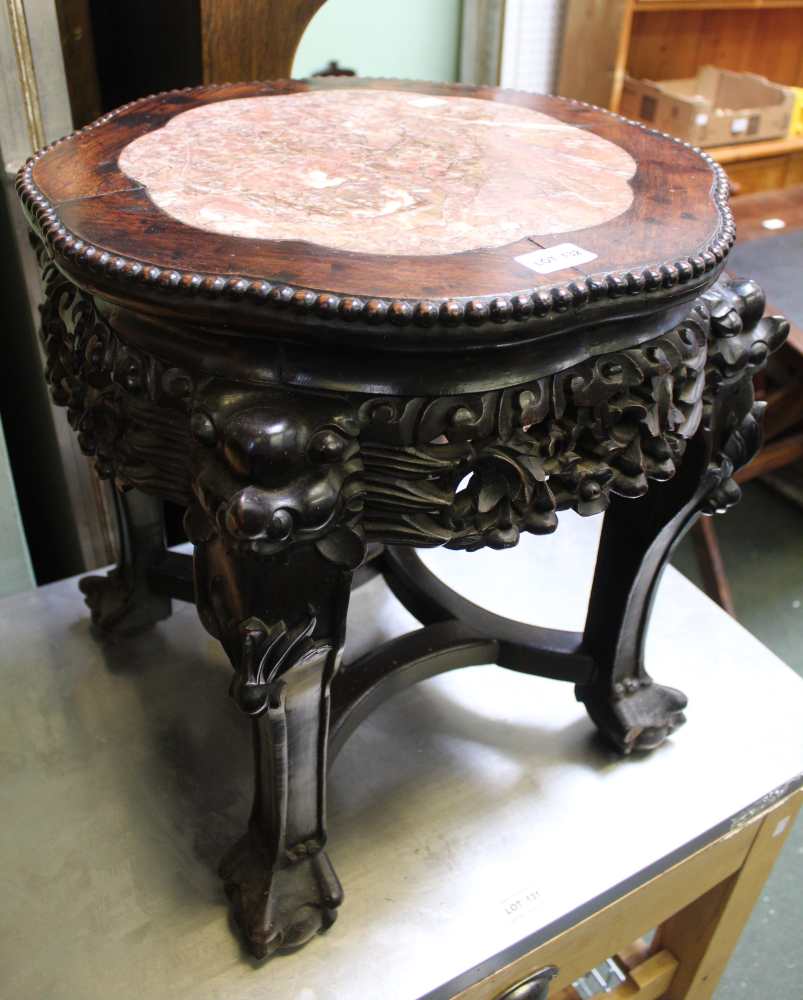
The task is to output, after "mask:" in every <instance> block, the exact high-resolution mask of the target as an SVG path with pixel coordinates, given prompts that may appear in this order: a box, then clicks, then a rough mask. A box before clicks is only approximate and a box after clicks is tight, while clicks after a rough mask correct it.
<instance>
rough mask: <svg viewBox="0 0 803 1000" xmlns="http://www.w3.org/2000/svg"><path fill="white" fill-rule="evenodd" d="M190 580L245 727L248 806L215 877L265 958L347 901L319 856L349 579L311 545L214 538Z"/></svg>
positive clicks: (321, 925)
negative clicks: (225, 660)
mask: <svg viewBox="0 0 803 1000" xmlns="http://www.w3.org/2000/svg"><path fill="white" fill-rule="evenodd" d="M195 574H196V591H197V597H198V607H199V611H200V613H201V618H202V620H203V622H204V624H205V625H206V627H207V628H208V629H209V631H211V632H212V633H213V634H214V635H216V636H217V637H218V638H219V639H220V640H221V642H222V644H223V646H224V648H225V649H226V652H227V653H228V655H229V658H230V659H231V662H232V665H233V666H234V669H235V675H234V679H233V681H232V686H231V694H232V697H233V698H234V699H235V701H236V702H237V704H238V706H239V707H240V709H242V711H243V712H245V713H246V714H247V715H249V716H250V717H251V726H252V729H253V741H254V766H255V789H254V801H253V807H252V810H251V816H250V819H249V822H248V829H247V832H246V833H245V835H244V836H243V837H242V838H241V839H240V841H239V842H238V843H237V844H236V845H235V846H234V847H233V848H232V850H231V851H230V852H229V854H228V855H227V857H226V858H225V859H224V861H223V863H222V865H221V869H220V871H221V875H222V876H223V879H224V883H225V887H226V892H227V894H228V896H229V898H230V900H231V902H232V907H233V912H234V917H235V920H236V921H237V923H238V925H239V927H240V929H241V930H242V932H243V935H244V938H245V941H246V944H247V946H248V948H249V950H250V951H251V952H252V954H254V955H255V956H256V957H258V958H264V957H265V956H267V955H269V954H272V953H273V952H274V951H276V950H278V949H280V948H287V947H295V946H297V945H300V944H303V943H304V942H305V941H307V940H308V939H309V938H310V937H312V936H313V935H314V934H315V933H316V932H318V931H322V930H325V929H326V928H327V927H329V926H330V925H331V924H332V922H333V921H334V919H335V909H336V907H337V906H338V905H339V904H340V902H341V899H342V890H341V888H340V883H339V882H338V880H337V876H336V875H335V873H334V870H333V869H332V866H331V864H330V863H329V860H328V858H327V856H326V854H325V853H324V850H323V848H324V845H325V843H326V807H325V797H326V796H325V791H326V788H325V784H326V757H327V741H328V728H329V710H330V709H329V706H330V684H331V680H332V677H333V675H334V673H335V671H336V669H337V667H338V664H339V660H340V655H341V651H342V648H343V642H344V638H345V619H346V609H347V606H348V599H349V593H350V588H351V575H352V574H351V570H350V569H348V568H345V567H343V566H340V565H337V564H335V563H333V562H331V561H330V560H329V559H327V558H326V557H325V556H323V555H322V554H321V553H320V552H319V550H318V548H317V547H316V546H315V545H314V544H311V545H300V546H297V547H294V548H293V549H292V550H291V551H290V552H286V553H280V554H277V555H274V556H269V557H255V556H254V555H253V554H238V552H237V550H236V549H232V548H230V547H229V546H228V545H227V544H226V542H225V541H223V540H221V538H220V537H219V536H215V537H213V538H212V539H210V540H207V541H205V542H200V543H196V549H195Z"/></svg>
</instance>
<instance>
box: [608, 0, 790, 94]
mask: <svg viewBox="0 0 803 1000" xmlns="http://www.w3.org/2000/svg"><path fill="white" fill-rule="evenodd" d="M706 63H710V64H712V65H714V66H721V67H723V68H725V69H732V70H741V71H744V72H750V73H761V74H762V75H764V76H766V77H768V78H769V79H771V80H776V81H777V82H779V83H786V84H796V85H803V10H801V9H795V8H789V9H777V10H758V11H756V10H729V11H722V10H700V9H699V8H698V9H689V10H684V11H677V10H674V11H671V10H668V11H663V10H659V11H657V12H656V11H653V10H651V11H649V12H646V11H641V10H639V11H637V13H636V14H635V15H634V17H633V26H632V32H631V38H630V48H629V54H628V59H627V68H628V72H629V73H631V74H632V75H633V76H637V77H647V78H649V79H652V80H667V79H673V78H677V77H684V76H694V75H695V74H696V72H697V69H698V67H700V66H703V65H705V64H706Z"/></svg>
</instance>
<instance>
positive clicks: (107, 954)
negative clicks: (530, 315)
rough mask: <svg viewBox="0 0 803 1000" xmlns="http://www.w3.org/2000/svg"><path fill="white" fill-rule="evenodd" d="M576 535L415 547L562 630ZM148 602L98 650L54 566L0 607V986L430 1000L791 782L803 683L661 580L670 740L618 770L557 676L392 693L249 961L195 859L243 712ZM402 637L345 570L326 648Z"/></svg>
mask: <svg viewBox="0 0 803 1000" xmlns="http://www.w3.org/2000/svg"><path fill="white" fill-rule="evenodd" d="M598 530H599V522H598V519H591V520H588V521H581V520H580V519H578V518H575V517H574V516H569V515H563V517H562V524H561V529H560V531H559V532H558V533H557V534H556V535H555V536H552V537H550V538H538V539H536V538H531V539H528V540H527V541H525V542H524V544H522V545H521V546H520V547H519V548H518V549H517V550H513V551H510V552H504V553H496V552H479V553H472V554H466V553H448V552H445V551H433V552H430V553H428V554H427V555H426V557H425V558H426V560H427V562H428V563H429V564H430V565H431V566H433V567H434V568H437V569H438V571H439V572H440V573H441V574H442V575H443V576H445V577H446V578H448V580H449V582H450V583H452V584H453V585H459V586H460V589H462V590H463V591H464V592H465V593H466V594H467V595H468V596H469V597H471V598H472V599H474V600H482V601H483V602H484V603H485V604H486V605H487V606H489V607H491V608H492V609H493V610H496V611H506V612H507V613H509V614H510V613H512V614H514V615H516V616H517V617H520V618H523V619H525V620H532V621H538V622H539V623H541V624H549V625H553V626H558V627H567V628H578V627H580V626H581V624H582V618H583V613H584V608H585V602H586V600H587V592H588V582H589V579H590V572H591V566H592V563H593V557H594V550H595V546H596V538H597V534H598ZM175 608H176V612H175V614H174V615H173V617H172V618H171V619H170V620H169V621H167V622H164V623H162V624H161V625H159V626H158V627H157V628H156V629H155V630H154V631H152V632H151V633H149V634H147V635H144V636H140V637H138V638H135V639H130V640H126V641H123V642H120V643H118V644H115V645H105V646H104V645H101V644H99V643H97V642H96V641H95V640H93V639H92V638H91V636H90V634H89V628H88V622H87V617H86V612H85V609H84V607H83V605H82V601H81V598H80V594H79V593H78V591H77V588H76V586H75V582H74V581H65V582H63V583H60V584H56V585H52V586H49V587H45V588H42V589H40V590H39V591H38V592H35V593H31V594H26V595H21V596H18V597H14V598H9V599H6V600H5V601H3V602H0V669H1V670H2V699H0V816H2V822H0V884H2V887H3V897H2V904H0V970H2V971H0V997H2V998H3V1000H5V998H8V1000H12V998H13V1000H27V998H31V1000H33V998H36V1000H94V998H98V1000H101V998H102V1000H109V998H111V997H114V998H115V1000H134V998H147V1000H162V998H168V997H169V998H171V1000H172V998H190V997H191V998H193V1000H234V998H237V1000H251V998H254V1000H256V998H264V997H270V998H277V1000H285V998H287V1000H333V998H337V1000H343V998H345V1000H369V998H370V1000H376V998H379V997H382V998H383V1000H414V998H420V997H423V996H425V995H427V994H429V993H432V992H433V991H437V992H436V994H435V995H440V996H444V995H446V996H448V995H449V994H450V993H451V992H452V991H453V989H454V980H455V979H456V977H461V976H464V974H465V973H466V972H467V970H471V969H474V968H475V967H476V966H478V965H480V964H481V963H486V964H485V965H484V968H485V969H486V970H487V971H490V970H492V969H494V968H496V967H498V966H499V965H500V964H502V963H503V961H504V956H507V958H508V960H509V959H510V958H512V957H514V956H515V955H516V954H519V953H521V952H522V951H523V950H525V948H526V947H527V943H528V942H529V943H533V942H534V941H536V940H539V939H543V938H544V937H545V936H547V935H548V934H549V933H550V931H548V930H546V928H548V927H549V926H550V925H553V924H554V922H556V921H558V922H561V921H562V922H565V921H566V920H569V919H572V915H573V914H574V915H575V916H576V914H577V911H578V910H580V911H582V910H583V908H584V907H585V908H588V907H589V905H591V901H592V900H594V899H595V897H598V896H600V895H607V897H608V898H610V896H611V894H613V895H616V893H617V892H620V891H621V884H622V883H624V882H628V880H630V884H631V885H632V882H633V880H634V879H635V880H636V881H638V880H639V879H640V878H644V877H645V875H644V870H645V869H649V868H650V867H651V866H652V869H653V870H656V869H660V868H661V867H665V866H666V865H667V864H668V863H669V862H670V859H671V858H672V856H673V855H674V856H677V852H680V854H683V853H684V852H688V851H689V850H690V849H691V847H692V846H693V845H694V844H695V842H698V843H699V842H700V841H701V840H702V841H705V840H706V839H710V838H711V837H712V836H713V833H712V831H715V830H721V829H723V824H725V825H727V824H728V823H731V822H738V816H739V814H740V813H742V812H743V811H744V810H745V809H747V808H748V807H749V806H750V805H751V804H752V803H754V802H756V800H758V799H760V798H761V797H762V796H764V795H765V794H767V793H769V792H771V791H773V790H774V789H777V788H778V787H779V786H783V785H784V784H785V783H787V782H790V781H794V780H795V779H796V776H797V775H799V773H800V772H801V771H803V727H801V725H800V719H801V717H803V683H801V681H800V680H799V678H797V677H796V676H795V675H794V674H793V673H792V672H791V671H790V670H789V669H788V668H787V667H785V666H784V665H783V664H782V663H781V662H780V661H779V660H777V659H776V658H775V657H774V656H773V655H772V654H771V653H769V652H768V651H767V650H766V649H765V648H763V647H762V646H761V645H760V644H759V643H758V641H757V640H756V639H754V638H753V637H752V636H750V635H749V634H748V633H747V632H745V631H744V630H743V629H742V628H741V627H740V626H739V625H738V624H737V623H736V622H734V621H733V620H732V619H730V618H728V616H727V615H725V614H724V613H723V612H721V611H720V610H719V609H718V608H717V607H716V606H715V605H714V604H712V603H711V602H710V601H709V600H708V599H707V598H706V597H704V596H703V595H702V594H700V593H699V591H697V590H696V589H695V588H694V587H693V586H692V585H691V584H690V583H688V582H687V581H686V580H685V579H683V578H682V577H681V576H680V575H679V574H677V573H676V572H674V571H672V570H670V571H669V572H668V573H667V576H666V579H665V581H664V583H663V585H662V588H661V592H660V594H659V597H658V602H657V607H656V611H655V617H654V622H653V627H652V630H651V634H650V641H649V649H648V666H649V669H650V671H651V673H653V675H654V676H655V677H656V678H657V679H659V680H660V681H661V682H664V683H668V684H673V685H676V686H678V687H680V688H682V689H683V690H685V691H686V693H687V694H688V695H689V702H690V704H689V711H688V723H687V725H686V726H685V727H684V728H683V729H681V730H679V731H678V733H676V734H675V736H674V738H673V739H672V740H671V741H669V742H668V743H667V744H666V745H665V746H664V747H663V748H661V749H660V750H658V751H657V752H655V753H654V754H652V755H651V756H649V757H645V758H641V759H628V760H620V759H618V758H617V757H616V756H615V755H613V754H611V753H609V752H608V751H607V750H605V749H602V748H601V747H600V746H598V744H597V743H596V742H595V741H594V739H593V738H592V733H593V729H592V726H591V723H590V722H589V721H588V720H587V719H586V716H585V713H584V710H583V708H582V706H581V705H579V704H578V703H577V702H575V700H574V696H573V693H572V689H571V687H570V686H568V685H565V684H561V683H559V682H556V681H549V680H543V679H536V678H529V677H525V676H522V675H517V674H514V673H510V672H506V671H503V670H501V669H499V668H496V667H477V668H470V669H465V670H462V671H457V672H455V673H453V674H447V675H444V676H442V677H439V678H434V679H432V680H430V681H426V682H424V683H422V684H420V685H418V686H417V687H415V688H412V689H410V690H408V691H406V692H404V693H403V694H401V695H398V696H397V697H396V698H395V699H394V700H392V701H391V702H389V703H388V704H387V705H385V706H384V707H383V708H381V709H380V710H379V711H378V712H377V713H376V714H375V715H374V716H372V717H371V718H370V719H369V720H368V721H367V722H366V723H364V724H363V725H362V727H361V728H360V729H359V730H358V731H357V733H356V734H355V735H354V736H353V737H352V738H351V740H350V741H349V743H348V744H347V745H346V747H345V748H344V750H343V751H342V753H341V755H340V756H339V757H338V760H337V762H336V763H335V765H334V767H333V769H332V773H331V779H330V797H329V803H330V849H329V854H330V857H331V859H332V861H333V863H334V865H335V868H336V869H337V872H338V874H339V876H340V878H341V881H342V882H343V885H344V889H345V893H346V898H345V902H344V904H343V906H342V908H341V910H340V915H339V918H338V920H337V922H336V923H335V925H334V927H333V928H332V929H331V930H330V931H329V932H328V933H327V934H325V935H323V936H322V937H319V938H317V939H316V940H314V941H313V942H311V943H310V944H309V945H308V946H307V947H306V948H304V949H303V950H302V951H300V952H298V953H297V954H294V955H289V956H282V957H278V958H274V959H272V960H270V961H269V962H268V963H267V964H265V965H262V966H259V965H258V964H257V963H255V962H253V961H252V960H250V959H249V958H247V957H245V955H244V953H243V952H242V951H241V949H240V946H239V945H238V943H237V941H236V939H235V938H234V936H233V935H232V933H231V930H230V927H229V924H228V919H227V909H226V905H225V899H224V895H223V891H222V888H221V884H220V882H219V880H218V877H217V875H216V873H215V867H216V863H217V861H218V859H219V857H220V855H221V854H222V853H223V851H224V850H225V848H226V847H228V845H229V844H230V842H231V841H232V840H233V839H234V838H235V837H236V836H237V835H238V834H239V833H240V832H241V830H242V828H243V826H244V823H245V819H246V816H247V812H248V804H249V803H248V799H249V779H250V747H249V733H248V725H247V721H246V719H245V718H244V717H242V716H240V715H239V714H238V712H237V710H236V708H235V706H234V704H233V703H232V702H230V701H229V699H228V698H227V697H226V690H227V686H228V681H229V668H228V666H227V663H226V661H225V659H224V656H223V654H222V652H221V650H220V648H219V646H218V644H217V643H216V642H215V641H213V640H212V639H210V638H209V637H208V636H207V635H206V634H205V633H204V631H203V630H202V628H201V626H200V625H199V624H198V622H197V621H196V619H195V612H194V609H193V608H192V607H190V606H188V605H183V604H178V603H177V604H176V605H175ZM413 626H414V622H413V620H412V619H411V618H410V616H409V615H408V614H407V612H406V611H404V610H403V609H402V608H401V607H400V605H399V604H398V603H397V602H396V601H395V599H394V598H393V597H392V596H391V595H390V594H389V592H388V591H387V590H386V588H385V586H384V584H383V583H382V582H381V580H379V579H377V580H373V581H371V582H370V583H368V584H366V585H365V586H364V587H363V588H361V590H360V591H358V593H357V595H356V596H355V598H354V600H353V607H352V615H351V632H352V639H351V641H350V647H351V652H352V654H354V653H356V652H358V651H361V650H363V649H365V648H368V647H370V646H372V645H374V644H375V643H377V642H379V641H381V639H382V638H383V637H385V636H389V635H394V634H398V633H400V632H402V631H405V630H407V629H408V628H411V627H413ZM734 817H736V819H733V818H734ZM639 873H642V874H641V875H639ZM616 887H619V888H618V889H617V888H616ZM478 974H479V973H478V972H474V973H471V974H469V975H468V976H464V978H463V979H462V980H461V982H462V983H463V984H465V982H467V981H471V978H472V977H476V976H477V975H478ZM448 984H452V986H449V985H448Z"/></svg>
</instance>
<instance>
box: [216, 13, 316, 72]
mask: <svg viewBox="0 0 803 1000" xmlns="http://www.w3.org/2000/svg"><path fill="white" fill-rule="evenodd" d="M323 5H324V0H200V7H201V37H202V39H203V42H202V45H203V74H204V76H203V78H204V83H225V82H226V81H227V80H264V79H269V80H281V79H283V78H284V77H288V76H290V75H291V73H292V70H293V57H294V56H295V53H296V49H297V48H298V43H299V42H300V41H301V36H302V35H303V34H304V29H305V28H306V27H307V25H308V24H309V22H310V21H311V20H312V17H313V16H314V14H315V13H316V12H317V11H318V10H319V9H320V8H321V7H323Z"/></svg>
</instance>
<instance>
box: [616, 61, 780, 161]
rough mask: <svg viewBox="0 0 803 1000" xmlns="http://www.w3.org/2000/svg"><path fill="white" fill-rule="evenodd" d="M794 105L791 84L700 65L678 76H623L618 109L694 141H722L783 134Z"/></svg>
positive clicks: (700, 143) (708, 143)
mask: <svg viewBox="0 0 803 1000" xmlns="http://www.w3.org/2000/svg"><path fill="white" fill-rule="evenodd" d="M793 106H794V94H793V92H792V89H791V87H784V86H782V85H781V84H779V83H770V81H769V80H767V79H766V78H765V77H763V76H757V75H756V74H755V73H734V72H733V71H731V70H728V69H717V67H715V66H703V67H702V68H701V69H700V71H699V72H698V73H697V76H696V77H689V78H687V79H683V80H660V81H653V80H636V79H634V78H633V77H630V76H628V77H625V82H624V86H623V89H622V102H621V105H620V108H619V110H620V111H621V113H622V114H623V115H626V116H627V117H628V118H638V119H640V120H641V121H643V122H646V123H647V124H649V125H652V126H653V128H657V129H660V130H661V131H662V132H670V133H671V134H672V135H676V136H679V137H680V138H681V139H686V140H688V141H689V142H692V143H694V145H695V146H726V145H730V144H731V143H736V142H757V141H758V140H760V139H776V138H781V137H784V136H786V135H787V133H788V131H789V123H790V120H791V117H792V108H793Z"/></svg>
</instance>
